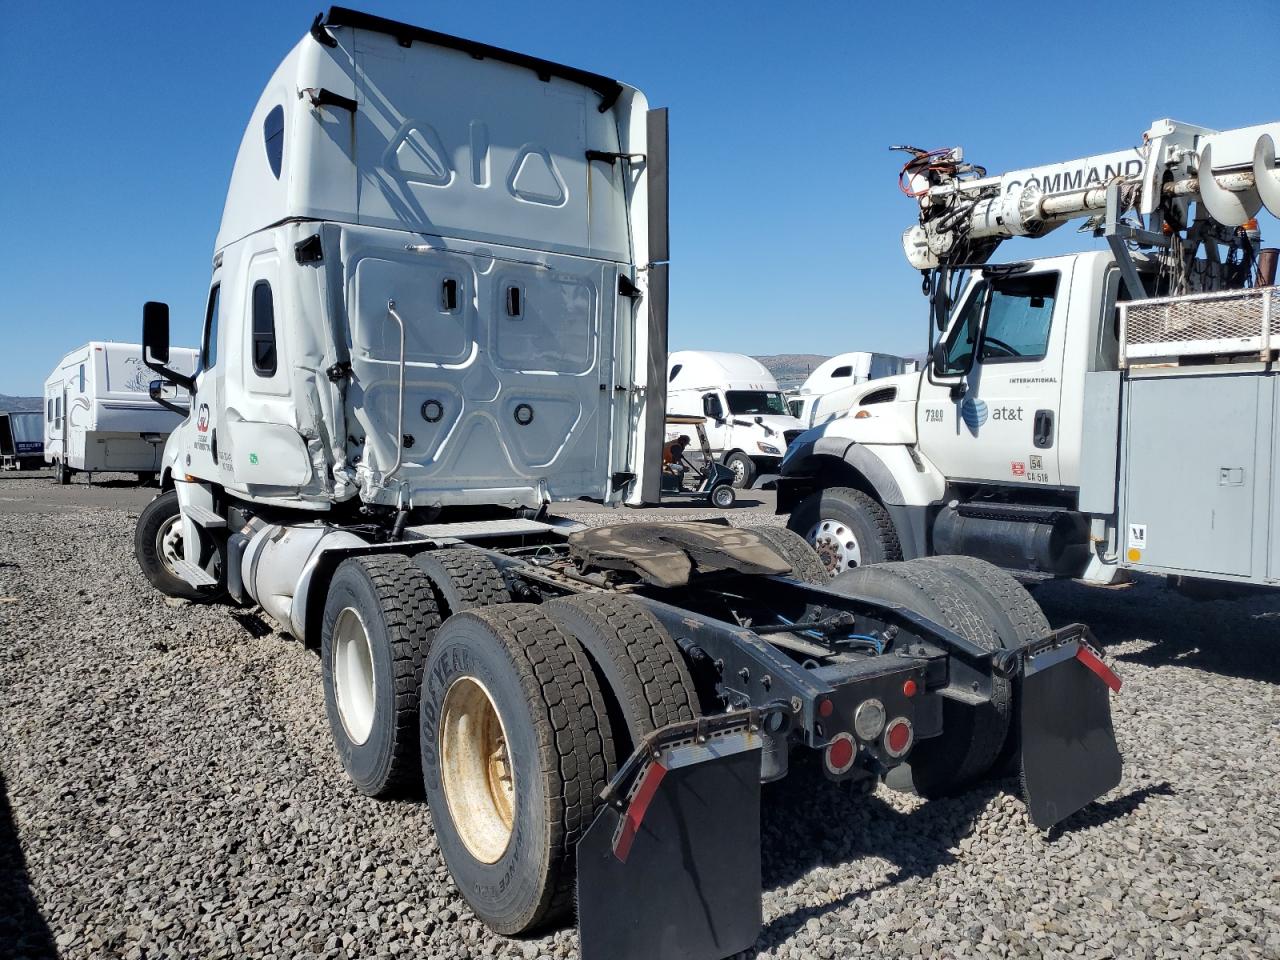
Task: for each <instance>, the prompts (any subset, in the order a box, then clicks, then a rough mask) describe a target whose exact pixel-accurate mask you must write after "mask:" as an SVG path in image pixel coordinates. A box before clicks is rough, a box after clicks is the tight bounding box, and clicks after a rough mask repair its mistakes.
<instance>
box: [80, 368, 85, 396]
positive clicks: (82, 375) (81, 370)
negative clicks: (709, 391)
mask: <svg viewBox="0 0 1280 960" xmlns="http://www.w3.org/2000/svg"><path fill="white" fill-rule="evenodd" d="M80 392H81V393H84V364H83V363H82V364H80Z"/></svg>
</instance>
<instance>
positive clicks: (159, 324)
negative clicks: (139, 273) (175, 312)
mask: <svg viewBox="0 0 1280 960" xmlns="http://www.w3.org/2000/svg"><path fill="white" fill-rule="evenodd" d="M142 352H143V356H144V358H149V359H151V360H154V361H155V362H156V363H168V362H169V305H168V304H167V303H157V302H156V301H155V300H148V301H147V302H146V303H144V304H143V305H142Z"/></svg>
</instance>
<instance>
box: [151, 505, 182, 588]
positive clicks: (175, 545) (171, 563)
mask: <svg viewBox="0 0 1280 960" xmlns="http://www.w3.org/2000/svg"><path fill="white" fill-rule="evenodd" d="M156 547H157V550H156V552H157V553H159V554H160V562H161V563H163V564H164V568H165V569H166V570H168V571H169V574H170V575H171V576H174V577H177V578H178V579H182V577H181V576H180V575H179V573H178V565H177V564H178V561H179V560H181V559H182V515H181V514H175V515H174V516H172V517H170V518H169V519H168V520H166V521H165V522H164V523H162V524H161V525H160V529H159V530H157V531H156Z"/></svg>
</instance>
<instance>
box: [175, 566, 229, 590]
mask: <svg viewBox="0 0 1280 960" xmlns="http://www.w3.org/2000/svg"><path fill="white" fill-rule="evenodd" d="M173 569H174V572H176V573H177V574H178V576H180V577H181V578H182V579H183V580H185V581H187V583H189V584H191V585H192V586H193V587H216V586H217V585H218V581H217V578H215V577H213V576H210V574H209V572H208V571H207V570H205V569H204V568H203V567H198V566H196V565H195V564H194V563H189V562H188V561H186V560H174V561H173Z"/></svg>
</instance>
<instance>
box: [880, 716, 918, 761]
mask: <svg viewBox="0 0 1280 960" xmlns="http://www.w3.org/2000/svg"><path fill="white" fill-rule="evenodd" d="M913 736H914V734H913V733H912V730H911V721H910V720H908V719H907V718H906V717H899V718H898V719H897V720H894V721H893V722H892V723H890V724H889V728H888V729H887V730H885V732H884V746H885V749H886V750H887V751H888V752H889V755H890V756H892V757H900V756H902V755H903V754H904V753H906V752H907V751H908V750H910V749H911V740H912V737H913Z"/></svg>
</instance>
